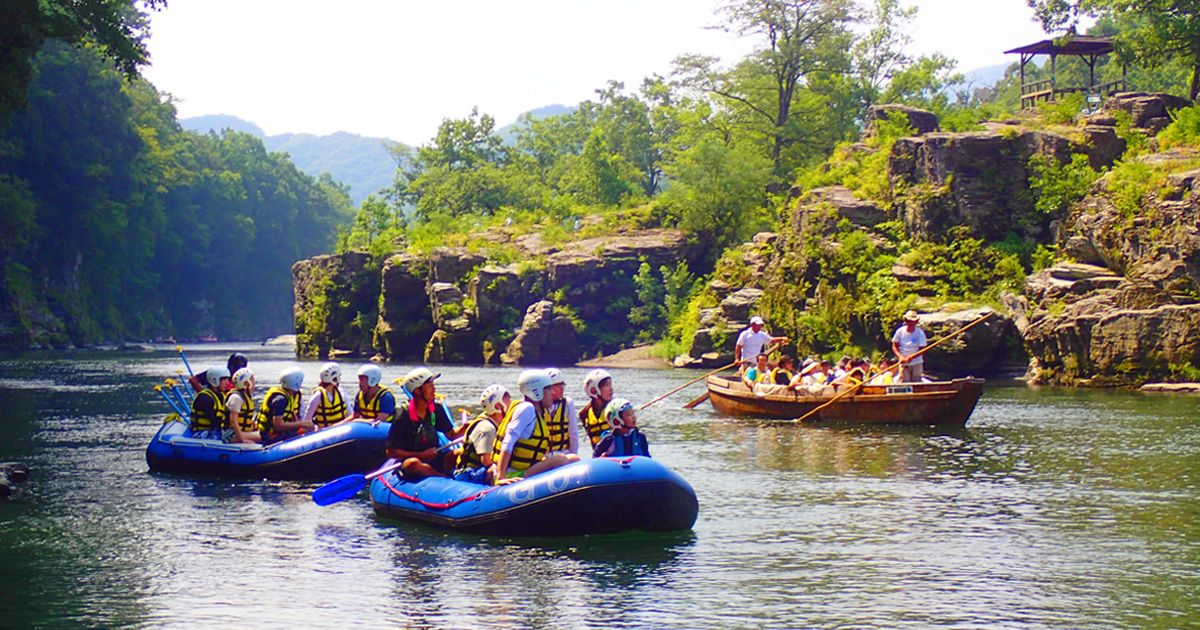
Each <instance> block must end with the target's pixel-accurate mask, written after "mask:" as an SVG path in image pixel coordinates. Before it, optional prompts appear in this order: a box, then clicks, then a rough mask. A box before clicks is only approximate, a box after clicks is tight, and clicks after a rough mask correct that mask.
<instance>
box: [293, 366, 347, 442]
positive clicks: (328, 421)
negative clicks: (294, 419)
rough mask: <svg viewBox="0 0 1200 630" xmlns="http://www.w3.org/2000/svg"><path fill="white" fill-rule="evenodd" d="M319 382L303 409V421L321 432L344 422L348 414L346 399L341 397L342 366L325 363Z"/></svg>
mask: <svg viewBox="0 0 1200 630" xmlns="http://www.w3.org/2000/svg"><path fill="white" fill-rule="evenodd" d="M320 379H321V382H320V383H319V384H318V385H317V388H316V389H314V390H313V393H312V396H311V397H309V399H308V406H307V407H305V408H304V421H305V422H309V423H311V424H313V425H315V426H316V427H317V430H318V431H319V430H321V429H324V428H327V427H331V426H333V425H335V424H340V423H342V422H344V421H345V420H346V419H347V418H348V417H349V416H350V413H349V412H348V411H347V410H346V398H345V397H344V396H342V388H341V387H340V386H339V385H340V383H341V381H342V366H340V365H338V364H336V363H332V362H330V363H326V364H325V365H322V366H321V373H320Z"/></svg>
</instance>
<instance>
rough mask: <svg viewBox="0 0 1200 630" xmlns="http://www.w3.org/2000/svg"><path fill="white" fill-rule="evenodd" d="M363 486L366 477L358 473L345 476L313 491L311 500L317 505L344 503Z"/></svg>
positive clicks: (365, 482)
mask: <svg viewBox="0 0 1200 630" xmlns="http://www.w3.org/2000/svg"><path fill="white" fill-rule="evenodd" d="M365 485H367V477H366V475H362V474H358V473H355V474H353V475H346V476H345V477H339V478H337V479H334V480H333V481H330V482H329V483H327V484H325V485H323V486H321V487H320V488H317V489H316V490H313V493H312V500H313V503H316V504H317V505H330V504H333V503H337V502H338V501H345V500H346V499H349V498H350V497H352V496H354V495H356V494H358V492H359V490H362V489H363V486H365Z"/></svg>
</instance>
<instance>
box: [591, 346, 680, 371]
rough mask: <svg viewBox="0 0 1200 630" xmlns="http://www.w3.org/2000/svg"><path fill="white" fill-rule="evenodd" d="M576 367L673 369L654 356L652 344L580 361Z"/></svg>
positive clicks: (666, 362) (664, 360)
mask: <svg viewBox="0 0 1200 630" xmlns="http://www.w3.org/2000/svg"><path fill="white" fill-rule="evenodd" d="M575 365H576V366H578V367H590V368H641V369H646V370H667V369H670V368H671V367H673V366H672V365H671V363H670V362H669V361H667V360H666V359H664V358H662V357H660V356H658V355H656V354H655V347H654V344H646V345H643V346H635V347H633V348H628V349H625V350H621V351H620V352H615V353H613V354H610V355H607V356H602V357H596V358H595V359H588V360H587V361H580V362H578V363H576V364H575Z"/></svg>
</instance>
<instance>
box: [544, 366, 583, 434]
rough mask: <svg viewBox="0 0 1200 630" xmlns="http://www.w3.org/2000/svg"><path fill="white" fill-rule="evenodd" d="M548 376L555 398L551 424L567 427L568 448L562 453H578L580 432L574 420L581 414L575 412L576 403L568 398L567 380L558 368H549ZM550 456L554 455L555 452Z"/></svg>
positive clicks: (547, 370) (551, 412) (551, 392)
mask: <svg viewBox="0 0 1200 630" xmlns="http://www.w3.org/2000/svg"><path fill="white" fill-rule="evenodd" d="M546 374H547V375H548V376H549V377H550V394H551V395H552V396H554V404H553V406H552V407H550V423H551V424H553V425H555V426H557V425H560V424H565V425H567V448H566V449H564V450H563V451H562V452H563V453H578V452H579V430H578V429H577V428H576V426H575V422H574V420H575V418H576V417H577V416H578V415H579V413H578V412H577V411H575V401H574V400H571V397H570V396H567V393H566V392H567V380H566V379H565V378H564V377H563V373H562V371H561V370H559V369H558V368H547V369H546ZM550 454H551V455H553V454H554V452H551V453H550Z"/></svg>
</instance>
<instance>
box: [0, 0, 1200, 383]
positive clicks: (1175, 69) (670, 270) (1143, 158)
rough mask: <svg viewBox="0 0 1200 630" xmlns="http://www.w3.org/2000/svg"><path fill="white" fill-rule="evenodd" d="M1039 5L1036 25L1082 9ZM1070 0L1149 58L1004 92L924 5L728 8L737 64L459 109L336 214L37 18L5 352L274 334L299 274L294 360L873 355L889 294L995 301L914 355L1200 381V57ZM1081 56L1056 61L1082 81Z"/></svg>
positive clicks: (7, 185)
mask: <svg viewBox="0 0 1200 630" xmlns="http://www.w3.org/2000/svg"><path fill="white" fill-rule="evenodd" d="M157 4H158V3H149V5H148V6H149V8H151V9H153V8H156V7H157ZM1031 7H1032V8H1033V9H1035V12H1036V14H1037V16H1038V17H1039V18H1040V19H1042V20H1043V22H1044V24H1045V25H1046V27H1047V28H1048V29H1056V28H1065V27H1066V26H1069V25H1073V24H1074V22H1073V20H1076V19H1077V18H1078V17H1079V16H1078V15H1077V11H1078V10H1079V7H1078V6H1077V4H1076V3H1042V2H1040V1H1037V0H1034V1H1033V2H1031ZM1085 8H1086V9H1087V10H1089V11H1091V12H1093V13H1094V14H1095V15H1096V16H1097V20H1096V21H1095V23H1094V26H1093V27H1092V28H1091V29H1089V31H1088V33H1089V34H1091V35H1102V36H1111V37H1114V38H1115V39H1116V41H1117V43H1118V53H1119V54H1117V55H1111V56H1107V57H1103V58H1100V59H1099V60H1097V62H1096V65H1095V67H1094V70H1095V76H1096V80H1097V81H1098V82H1105V81H1110V80H1112V79H1114V78H1115V77H1120V76H1122V75H1123V64H1124V62H1128V61H1135V62H1140V63H1134V64H1133V65H1131V66H1130V73H1129V75H1128V82H1129V84H1130V85H1131V86H1134V87H1136V88H1138V89H1142V90H1145V91H1144V92H1131V93H1127V94H1122V95H1118V96H1116V97H1113V98H1110V99H1108V100H1106V102H1105V103H1104V104H1103V107H1102V108H1100V109H1096V108H1095V107H1094V106H1093V105H1094V104H1091V103H1088V102H1087V101H1086V100H1085V99H1084V98H1083V97H1082V96H1081V95H1078V94H1076V95H1070V96H1067V97H1064V98H1061V99H1060V100H1058V101H1057V102H1050V103H1045V104H1042V105H1040V106H1038V107H1037V108H1035V109H1033V110H1021V109H1020V108H1019V102H1020V93H1021V85H1020V81H1021V76H1020V73H1019V72H1018V67H1017V64H1013V65H1012V66H1011V67H1010V68H1009V70H1008V71H1007V72H1006V73H1005V76H1004V77H1003V78H1002V79H1001V80H1000V81H999V82H998V83H997V84H995V85H993V86H969V85H965V84H964V83H963V80H962V77H961V76H959V75H957V74H955V73H954V72H953V68H954V66H955V63H954V61H953V60H951V59H948V58H946V57H944V56H942V55H939V54H932V55H926V56H921V57H910V56H906V55H903V54H901V53H898V52H896V51H901V50H904V49H905V48H906V46H907V45H908V44H909V43H911V37H910V36H909V34H908V33H909V30H910V28H911V23H912V19H913V16H914V12H915V9H912V8H906V7H904V6H903V5H901V4H900V3H899V2H898V1H896V0H869V1H864V2H850V1H849V0H789V1H788V2H779V3H767V4H763V3H758V2H751V1H749V0H731V1H729V2H726V3H725V4H724V5H722V7H721V8H720V9H719V11H718V17H719V20H720V25H719V27H720V28H722V29H724V30H726V31H728V32H730V33H734V34H737V35H740V36H743V37H747V38H751V39H752V40H754V42H755V45H756V48H755V50H754V51H753V52H752V53H750V54H748V55H747V56H745V57H743V58H740V59H730V60H720V59H715V58H712V57H708V56H705V55H703V54H687V53H686V51H681V52H683V53H685V54H681V55H680V56H679V57H678V58H677V59H676V60H675V63H674V64H673V67H672V70H671V71H670V72H669V73H667V74H666V75H662V76H659V75H654V76H649V77H646V78H645V80H644V81H643V82H642V83H641V84H640V85H637V86H632V87H631V88H627V87H626V86H625V85H624V84H622V83H619V82H609V83H608V84H607V85H605V86H602V87H601V88H600V89H598V90H597V96H596V97H595V98H594V99H592V100H588V101H584V102H581V103H579V104H577V105H576V106H575V107H574V108H572V109H570V110H569V111H566V112H564V113H561V114H558V115H554V116H549V117H534V116H525V117H522V119H521V120H520V121H519V122H518V124H517V125H516V126H515V127H514V128H513V129H512V131H511V135H510V136H506V137H503V138H502V137H501V136H500V135H499V134H498V132H497V129H496V125H495V120H494V119H493V118H492V117H491V116H489V115H488V114H486V113H482V112H479V111H478V110H472V111H471V112H470V113H469V114H467V115H466V116H463V117H460V118H447V119H445V120H444V121H443V123H442V125H441V126H440V127H439V129H438V132H437V134H436V135H435V136H434V137H433V138H431V139H430V141H429V142H428V143H426V144H424V145H422V146H419V147H416V148H407V147H395V148H394V151H395V158H396V161H397V164H398V165H399V167H398V169H397V171H396V178H395V184H394V185H393V186H392V187H391V188H389V189H387V190H385V191H381V192H380V194H379V195H375V196H371V197H369V198H368V199H367V200H366V201H364V202H363V203H362V204H361V205H360V206H359V207H358V208H357V209H353V208H350V207H349V204H348V201H347V199H346V195H345V190H344V189H341V188H339V186H338V184H337V183H336V182H334V181H333V180H332V179H331V178H328V177H322V178H311V177H308V176H305V175H303V174H300V173H298V172H297V171H296V170H295V167H294V166H292V165H291V163H290V161H289V160H288V159H287V156H286V155H284V154H278V153H268V152H266V151H265V150H264V149H263V147H262V143H261V141H259V140H257V139H256V138H253V137H252V136H248V135H246V134H238V133H236V132H229V131H227V132H225V133H222V134H208V135H204V136H201V135H197V134H191V133H187V132H184V131H182V130H181V129H180V128H179V125H178V122H177V120H176V118H175V112H174V108H173V107H172V105H171V103H170V98H169V96H167V95H165V94H162V93H160V92H158V91H157V90H156V89H155V88H154V87H153V86H152V85H150V84H149V83H147V82H145V81H144V80H141V79H138V78H136V76H135V75H136V66H137V65H138V64H139V63H143V62H144V61H145V59H144V55H141V56H139V54H138V51H139V50H141V49H139V48H138V47H137V46H134V47H133V48H132V49H126V48H123V47H121V46H119V45H116V46H115V47H114V46H113V45H112V44H111V42H108V43H105V42H106V41H107V40H103V39H102V40H99V43H98V44H96V45H92V44H85V45H83V46H79V47H72V46H69V45H66V44H63V43H62V42H60V41H57V40H56V39H54V37H53V36H50V37H49V38H48V39H45V38H43V39H45V41H43V40H38V39H36V38H34V39H33V40H31V41H34V40H36V42H35V43H36V44H37V45H36V46H34V45H33V44H30V45H31V46H33V47H32V48H31V49H29V50H25V52H26V53H27V57H26V59H27V61H28V63H29V70H30V71H29V73H28V76H27V77H26V80H24V83H22V82H21V81H18V82H16V83H15V84H14V85H19V86H21V87H23V88H27V94H26V97H25V98H24V99H15V100H14V99H11V98H10V99H9V100H8V101H6V102H7V103H9V104H8V105H7V106H6V107H7V109H6V110H5V111H4V118H3V120H2V121H0V200H4V203H2V204H0V211H3V213H4V214H3V216H2V217H0V219H3V220H4V221H5V223H6V225H9V226H11V227H12V234H13V235H14V236H13V238H11V239H9V240H7V241H6V242H5V243H4V244H2V245H0V260H3V261H4V274H3V278H0V280H2V282H3V284H2V285H0V294H2V295H0V297H2V298H3V299H2V300H0V347H6V348H27V347H61V346H70V345H75V346H81V345H89V344H95V343H98V342H102V341H105V340H115V339H117V340H119V339H127V340H142V339H149V338H155V337H161V338H166V337H178V338H200V337H208V336H215V337H217V338H246V337H260V338H265V337H267V336H268V335H270V334H274V333H277V332H279V331H280V330H281V329H285V328H286V325H287V324H286V321H287V320H288V318H289V316H288V313H287V309H288V298H287V295H288V285H289V284H290V285H291V289H292V291H293V293H294V302H293V303H292V304H291V309H292V314H291V319H292V321H293V322H294V329H295V333H296V336H297V339H296V351H297V353H298V354H299V355H300V356H322V357H324V356H357V357H363V358H377V359H381V360H390V361H409V360H418V359H419V360H422V361H430V362H453V363H469V364H498V363H507V364H536V363H547V362H557V363H561V364H568V363H575V362H576V361H577V360H579V359H586V358H587V357H595V356H609V355H612V354H614V353H617V352H620V351H622V350H623V349H626V348H633V347H642V348H644V347H645V346H646V345H647V344H653V345H654V348H655V350H654V352H655V353H657V355H658V356H659V357H662V359H663V360H669V361H671V362H672V364H673V365H676V366H680V367H688V366H695V367H712V366H715V365H721V364H723V363H726V362H728V360H729V357H730V355H731V353H732V342H733V338H734V337H736V334H737V332H738V330H740V328H741V327H743V326H744V324H745V322H746V321H747V320H748V319H749V316H750V315H751V314H760V315H762V316H764V317H765V318H766V319H767V320H768V324H769V328H770V329H771V330H772V332H773V333H775V334H783V335H787V336H789V337H790V338H791V339H793V341H794V344H793V345H792V346H790V347H788V348H787V349H786V351H787V352H789V353H791V354H793V355H794V356H795V355H800V356H804V355H810V354H815V355H821V356H825V357H837V356H840V355H842V354H849V355H855V356H863V355H866V356H874V355H877V354H879V353H882V352H885V351H886V347H885V345H884V340H886V339H887V338H889V337H890V329H891V328H892V327H894V325H895V324H896V322H897V321H898V316H899V314H900V313H901V312H903V311H904V310H907V309H909V308H913V309H916V310H919V311H921V312H922V313H923V320H922V321H923V325H928V329H927V330H929V331H930V332H932V333H937V332H938V331H940V330H943V329H944V330H950V329H953V327H954V326H956V325H958V324H959V323H960V321H959V320H961V319H963V318H966V317H969V316H971V315H972V314H974V313H978V312H979V310H980V309H992V310H994V311H996V312H997V313H998V314H999V316H998V317H995V318H993V320H994V324H993V323H991V322H989V325H988V326H986V327H981V328H982V330H980V331H977V333H976V334H972V335H970V336H967V337H965V338H964V339H963V340H962V341H961V343H957V344H955V345H954V346H952V347H948V348H946V349H944V350H943V349H939V351H938V352H937V353H936V354H934V355H933V356H931V357H930V359H931V361H932V362H935V363H938V364H939V365H944V366H946V367H945V369H944V371H945V372H946V373H947V374H948V375H951V376H954V375H961V374H967V373H971V374H976V375H981V376H987V375H989V374H993V373H995V372H996V371H997V370H1003V369H1007V367H1008V366H1011V365H1013V364H1014V363H1016V364H1021V365H1027V366H1028V369H1027V376H1028V378H1029V379H1030V381H1031V382H1034V383H1055V384H1066V385H1092V386H1136V385H1140V384H1142V383H1145V382H1148V381H1196V380H1200V345H1198V344H1197V343H1196V342H1194V341H1192V340H1191V336H1192V335H1190V334H1189V331H1191V330H1195V329H1196V328H1197V327H1198V326H1200V305H1198V304H1197V302H1198V301H1200V277H1198V276H1200V274H1198V272H1196V271H1194V270H1193V269H1192V267H1193V266H1194V265H1191V264H1190V263H1189V261H1191V260H1193V257H1194V256H1197V255H1200V253H1198V252H1200V245H1198V244H1197V243H1196V238H1194V237H1193V235H1192V234H1191V233H1190V232H1188V231H1187V230H1186V229H1184V227H1183V226H1186V225H1188V224H1190V223H1192V222H1194V221H1193V219H1194V215H1195V212H1196V210H1197V208H1198V207H1200V187H1197V186H1196V182H1197V181H1200V176H1198V175H1197V173H1198V172H1200V157H1198V154H1200V112H1198V110H1197V108H1196V107H1195V106H1194V105H1193V103H1192V101H1191V100H1189V99H1187V98H1180V97H1177V96H1171V95H1170V94H1187V95H1189V96H1191V97H1194V95H1195V93H1196V82H1195V80H1194V78H1195V76H1196V72H1194V70H1195V68H1197V67H1200V60H1197V59H1192V58H1190V57H1188V56H1187V55H1185V54H1178V55H1174V56H1172V55H1165V56H1163V55H1162V54H1159V53H1160V52H1161V50H1163V49H1164V48H1163V46H1162V45H1161V44H1163V43H1164V42H1165V41H1166V40H1165V39H1163V38H1171V37H1179V36H1181V35H1180V33H1181V32H1180V31H1179V30H1178V29H1173V28H1172V25H1171V24H1165V25H1164V24H1159V23H1157V22H1156V20H1158V19H1159V17H1161V16H1159V15H1158V13H1156V12H1155V11H1154V10H1153V9H1152V8H1149V9H1141V8H1138V9H1135V10H1129V11H1125V10H1124V9H1127V8H1128V7H1125V6H1124V5H1122V4H1121V3H1120V2H1117V1H1116V0H1105V1H1101V2H1094V3H1089V4H1088V5H1087V6H1086V7H1085ZM1159 13H1161V12H1159ZM122 19H124V18H122ZM118 23H119V20H118ZM1176 26H1178V25H1176ZM1156 29H1157V30H1156ZM129 32H133V33H135V34H136V35H139V36H144V33H142V32H141V31H139V30H137V29H132V30H130V31H129ZM764 33H775V34H777V35H783V36H780V37H765V36H764ZM43 35H44V34H43ZM799 35H804V36H803V37H799ZM1193 35H1194V34H1193ZM1156 37H1157V39H1155V38H1156ZM87 38H88V36H87V34H86V33H84V34H83V35H82V36H81V41H85V42H86V41H88V39H87ZM67 41H76V40H74V39H70V38H67ZM138 41H140V40H138ZM94 43H95V42H94ZM117 43H118V44H119V43H120V41H119V38H118V40H117ZM1156 51H1159V52H1156ZM142 52H143V53H144V50H143V51H142ZM106 58H107V59H110V60H111V59H116V60H117V61H119V62H120V61H122V60H124V61H128V62H129V63H127V64H124V65H122V68H123V72H124V75H125V76H126V77H130V76H132V77H134V78H132V79H131V80H129V81H125V80H124V79H123V77H122V71H118V70H115V69H113V68H112V67H110V66H108V65H106V63H105V59H106ZM1075 61H1078V60H1064V62H1063V63H1060V64H1058V68H1057V75H1056V77H1057V81H1058V82H1059V84H1061V85H1079V84H1083V82H1085V81H1086V80H1087V79H1086V77H1087V76H1088V73H1089V72H1090V71H1091V69H1090V68H1088V67H1087V66H1086V64H1083V63H1074V62H1075ZM131 68H132V69H133V70H132V71H131V70H130V69H131ZM1049 72H1050V69H1049V68H1047V67H1042V66H1037V65H1031V66H1027V67H1026V68H1025V72H1024V79H1025V80H1026V81H1032V80H1036V79H1045V78H1048V75H1049ZM17 101H22V103H21V104H20V105H16V104H14V103H16V102H17ZM118 149H119V151H117V150H118ZM114 151H117V152H118V153H119V156H118V157H121V159H116V160H114V159H113V158H114V155H115V154H114ZM75 233H78V234H79V235H80V237H79V238H72V239H62V238H61V237H60V235H61V234H75ZM298 235H301V236H298ZM330 251H332V252H333V253H332V254H321V253H322V252H330ZM227 252H233V254H228V253H227ZM317 254H321V255H317ZM113 261H120V262H121V265H120V266H119V267H116V266H114V265H112V262H113ZM295 261H299V262H295ZM293 262H294V265H293V264H292V263H293ZM289 267H290V270H289ZM926 322H927V324H926ZM641 352H643V353H644V352H646V351H645V350H642V351H641Z"/></svg>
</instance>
